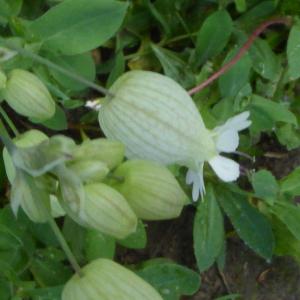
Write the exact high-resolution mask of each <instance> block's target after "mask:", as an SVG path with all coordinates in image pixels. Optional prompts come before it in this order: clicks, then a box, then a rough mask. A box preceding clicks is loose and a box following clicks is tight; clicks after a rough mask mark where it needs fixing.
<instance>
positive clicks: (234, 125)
mask: <svg viewBox="0 0 300 300" xmlns="http://www.w3.org/2000/svg"><path fill="white" fill-rule="evenodd" d="M249 116H250V112H249V111H244V112H242V113H241V114H238V115H236V116H234V117H232V118H229V119H228V120H227V121H226V122H225V123H224V124H223V125H221V126H218V127H216V128H215V129H214V131H215V132H217V133H220V132H222V131H225V130H228V129H233V130H236V131H241V130H244V129H246V128H247V127H249V126H250V125H251V121H250V120H248V118H249Z"/></svg>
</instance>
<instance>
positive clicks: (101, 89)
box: [0, 39, 112, 96]
mask: <svg viewBox="0 0 300 300" xmlns="http://www.w3.org/2000/svg"><path fill="white" fill-rule="evenodd" d="M0 43H2V44H4V46H5V47H7V48H10V49H11V50H14V51H16V52H18V53H19V54H20V55H22V56H25V57H29V58H31V59H33V60H34V61H37V62H39V63H40V64H42V65H45V66H47V67H49V68H50V69H53V70H56V71H57V72H59V73H61V74H64V75H66V76H68V77H69V78H72V79H74V80H76V81H77V82H80V83H82V84H84V85H86V86H88V87H90V88H92V89H94V90H96V91H97V92H99V93H101V94H104V95H108V96H112V94H111V93H110V92H109V90H107V89H106V88H104V87H102V86H100V85H98V84H96V83H94V82H92V81H90V80H87V79H86V78H84V77H82V76H80V75H77V74H74V73H72V72H70V71H68V70H67V69H65V68H63V67H61V66H59V65H57V64H55V63H53V62H52V61H50V60H48V59H46V58H44V57H42V56H40V55H38V54H35V53H32V52H30V51H28V50H26V49H23V48H20V47H16V46H15V45H12V44H10V43H8V42H7V41H5V40H3V39H1V40H0Z"/></svg>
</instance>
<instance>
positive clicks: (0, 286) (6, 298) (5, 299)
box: [0, 278, 12, 300]
mask: <svg viewBox="0 0 300 300" xmlns="http://www.w3.org/2000/svg"><path fill="white" fill-rule="evenodd" d="M11 296H12V293H11V282H9V281H6V280H4V279H2V278H0V299H2V300H11Z"/></svg>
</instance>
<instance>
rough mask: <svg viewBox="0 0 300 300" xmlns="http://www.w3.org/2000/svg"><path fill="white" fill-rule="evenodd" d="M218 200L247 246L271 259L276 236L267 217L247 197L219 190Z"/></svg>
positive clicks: (222, 189)
mask: <svg viewBox="0 0 300 300" xmlns="http://www.w3.org/2000/svg"><path fill="white" fill-rule="evenodd" d="M217 199H218V200H219V202H220V204H221V206H222V207H223V209H224V211H225V213H226V214H227V216H228V217H229V219H230V220H231V222H232V225H233V226H234V228H235V230H236V232H237V234H238V235H239V236H240V237H241V238H242V239H243V240H244V242H245V243H246V245H248V246H249V247H250V248H252V249H253V250H254V251H255V252H256V253H257V254H259V255H261V256H262V257H264V258H266V259H270V258H271V257H272V253H273V247H274V236H273V233H272V228H271V225H270V223H269V222H268V220H267V219H266V217H265V216H264V215H262V214H261V213H260V212H259V211H258V210H257V209H255V208H254V207H253V206H251V205H250V204H249V202H248V200H247V197H246V196H244V195H242V194H238V193H233V192H231V191H229V190H228V189H225V188H218V194H217Z"/></svg>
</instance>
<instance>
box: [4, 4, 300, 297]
mask: <svg viewBox="0 0 300 300" xmlns="http://www.w3.org/2000/svg"><path fill="white" fill-rule="evenodd" d="M299 14H300V5H299V3H298V2H297V1H293V0H265V1H258V0H247V1H246V0H235V1H229V0H219V1H217V0H204V1H192V0H175V1H174V0H155V1H150V0H132V1H122V0H103V1H97V0H90V1H85V0H61V1H59V0H39V1H22V0H0V101H1V107H0V114H1V120H3V121H5V126H6V127H7V128H9V130H8V132H7V130H5V127H4V125H3V124H2V121H1V123H0V127H1V128H0V129H1V132H0V135H1V139H2V141H3V143H4V146H5V147H6V148H7V151H8V153H9V155H10V157H11V161H12V164H13V166H12V167H13V168H14V170H15V172H16V177H15V179H14V181H12V185H11V187H9V188H8V191H9V192H8V193H5V189H6V188H7V185H6V182H7V176H6V175H5V174H4V166H3V165H2V163H1V165H0V168H1V172H0V184H1V186H0V188H1V190H2V198H1V210H0V265H1V271H0V298H1V299H3V300H5V299H33V300H36V299H44V300H48V299H49V300H50V299H52V300H55V299H60V297H61V292H62V289H63V287H64V285H65V283H66V282H67V281H68V280H69V279H70V277H71V275H72V268H71V264H72V263H71V264H70V263H67V260H68V259H70V257H69V254H68V250H66V248H65V247H67V248H68V247H69V248H70V250H71V252H72V253H73V255H74V257H75V260H76V261H77V262H78V263H79V265H81V266H83V265H86V264H87V263H90V262H92V261H93V260H95V259H98V258H109V259H114V258H116V257H118V256H117V255H116V254H117V253H118V249H119V248H120V247H123V248H128V249H143V248H145V247H146V246H147V224H145V223H143V220H141V219H138V218H137V217H136V214H135V212H133V211H131V207H130V206H129V204H128V203H127V200H126V195H122V193H121V192H120V191H119V192H120V195H119V196H120V198H118V199H119V200H116V201H120V202H118V203H123V204H120V205H118V206H117V208H118V207H122V209H124V211H126V214H127V217H128V218H127V219H126V218H125V217H124V220H123V218H121V217H120V216H121V214H120V215H118V217H116V216H117V212H116V211H117V210H118V209H116V210H115V212H112V208H111V207H109V208H107V207H108V206H107V207H106V208H105V209H104V208H103V219H104V220H106V219H105V216H106V218H107V219H113V218H114V217H115V219H114V224H113V225H115V224H116V223H117V222H120V223H121V222H122V220H123V221H124V223H122V224H123V225H122V230H125V229H126V228H127V227H126V226H128V230H127V231H126V230H125V231H126V232H125V233H124V232H122V234H121V235H120V236H119V235H118V234H115V233H112V231H110V230H107V228H105V229H104V227H105V226H106V225H107V226H109V225H108V224H101V225H100V223H101V222H98V220H96V221H95V220H93V221H90V220H88V217H87V216H86V212H87V210H85V207H84V206H83V203H85V201H86V200H85V193H86V192H85V186H86V185H87V184H90V181H94V180H96V181H97V182H102V183H101V184H103V185H104V184H105V185H106V186H107V188H109V189H113V188H114V187H116V186H117V185H118V184H116V182H118V180H120V178H119V177H118V176H116V173H115V172H114V169H115V168H116V167H118V166H119V165H121V166H122V161H123V155H124V153H123V152H124V149H123V145H121V144H119V145H113V144H109V145H108V146H105V145H103V144H102V142H101V141H100V142H99V144H98V140H97V141H96V142H95V143H94V142H91V141H94V140H93V139H90V138H89V137H88V136H97V137H99V136H100V135H101V131H100V129H99V126H98V123H97V112H96V111H94V110H93V109H89V108H88V107H89V106H90V105H89V100H91V99H93V100H95V99H96V104H100V105H101V103H102V100H103V99H102V98H99V97H102V94H101V95H99V94H98V93H99V92H102V93H104V94H109V92H108V90H107V89H109V87H111V85H112V84H113V83H114V82H115V81H116V80H117V78H119V77H120V76H121V75H122V74H124V73H125V72H126V71H128V70H151V71H155V72H160V73H163V74H165V75H167V76H168V77H170V78H172V79H174V80H175V81H176V82H178V83H179V84H180V85H181V86H182V87H184V88H185V89H186V90H191V89H192V88H194V87H195V86H197V85H198V84H200V83H202V82H204V81H205V80H207V79H208V78H209V76H211V75H212V74H215V73H216V72H217V71H218V70H220V69H221V68H222V67H226V65H227V64H228V63H230V62H231V61H232V59H235V58H236V55H237V53H239V50H240V49H241V47H243V46H244V45H245V42H246V41H247V38H248V37H249V36H250V34H251V32H252V31H253V30H255V29H256V28H258V26H259V24H260V22H262V21H265V20H268V19H270V18H272V17H274V16H278V15H280V16H282V18H281V19H280V21H278V22H274V24H277V26H276V27H275V26H274V27H268V26H267V27H268V30H266V31H264V35H263V36H261V37H257V38H256V39H255V41H254V42H253V43H252V44H251V47H250V48H249V50H248V51H246V52H245V53H244V55H243V56H241V57H238V59H237V60H236V61H235V64H233V65H232V66H231V68H230V69H228V70H227V71H226V72H223V73H222V74H221V76H220V77H218V78H217V79H216V80H215V81H214V82H212V83H211V84H210V85H208V86H207V87H206V88H205V89H202V90H201V91H199V92H198V93H194V94H193V100H194V102H195V104H196V106H197V108H198V109H199V112H200V113H201V115H202V118H203V120H204V123H205V125H206V127H208V128H210V129H212V128H214V127H216V126H220V125H222V124H223V123H224V122H226V120H227V119H228V118H230V117H232V116H234V115H236V114H238V113H242V112H244V111H246V110H247V111H249V112H250V119H251V122H252V124H251V127H250V128H249V130H247V131H244V132H243V134H242V135H241V137H240V148H239V150H240V151H243V152H245V153H247V154H248V155H251V156H253V157H256V158H259V159H258V163H256V164H254V162H253V161H250V162H249V161H247V160H246V159H245V158H244V157H243V156H240V157H239V163H240V165H242V166H243V168H242V169H243V173H245V175H246V176H243V178H241V179H240V180H239V181H238V182H235V183H231V184H225V183H221V182H220V181H219V180H218V179H217V178H216V177H215V176H213V174H212V172H211V171H210V170H209V169H208V168H205V169H204V177H205V181H206V194H205V196H204V198H203V199H202V200H201V201H198V202H195V203H193V202H192V201H190V202H189V203H188V205H191V206H193V207H194V208H195V217H194V223H193V239H194V254H195V258H196V265H197V271H198V272H200V273H201V272H204V271H205V270H207V269H208V268H210V267H211V266H212V265H213V264H214V263H215V262H219V260H221V258H222V257H223V256H224V255H225V247H226V237H227V235H226V233H227V231H228V226H225V224H227V222H224V220H227V219H228V220H229V221H230V223H231V225H232V226H233V229H234V232H235V234H236V235H237V236H239V237H240V238H241V239H242V240H243V241H244V242H245V244H246V245H248V246H249V247H250V248H251V249H252V250H253V251H254V252H255V253H256V254H258V255H259V256H261V257H262V258H264V259H266V260H267V261H270V260H271V259H272V257H273V256H274V255H289V256H292V257H294V258H295V259H296V260H297V261H300V235H299V232H300V228H299V224H300V223H299V220H300V207H299V204H297V203H296V201H295V199H296V197H299V196H300V169H299V167H298V168H296V169H294V170H287V172H286V170H282V172H281V174H276V175H277V176H275V174H272V170H268V168H267V166H266V165H265V164H264V163H260V162H262V161H263V159H264V151H265V150H264V149H265V148H264V147H263V145H264V143H266V141H270V140H271V141H273V143H272V145H276V146H275V148H274V149H272V151H273V152H277V150H278V149H280V151H281V149H286V151H287V152H288V151H291V150H294V149H297V148H299V147H300V132H299V120H300V117H299V112H300V96H299V78H300V60H299V57H300V52H299V51H300V21H299ZM66 16H67V17H66ZM277 20H278V19H277ZM274 24H273V25H274ZM18 69H22V70H25V71H27V72H26V73H27V74H28V73H29V74H30V75H29V76H30V78H33V77H32V76H34V78H38V79H37V80H38V81H39V83H38V86H39V91H37V90H35V89H32V90H31V89H29V90H28V89H27V90H26V91H25V90H20V91H16V89H17V87H16V86H17V85H15V86H14V87H13V91H14V92H16V94H17V92H18V98H19V97H20V95H25V94H26V95H27V96H26V97H21V98H22V99H23V101H25V100H26V99H28V98H27V97H28V95H32V97H31V98H30V97H29V99H28V101H26V102H21V103H17V105H18V108H19V110H18V109H16V108H15V106H14V105H11V104H10V101H9V99H8V97H7V95H8V94H7V88H8V87H9V86H13V85H12V84H11V82H10V81H9V80H10V79H13V77H12V76H11V75H12V74H14V73H15V70H18ZM92 89H94V91H95V92H97V94H96V93H94V92H92ZM41 90H43V91H45V90H46V91H47V90H48V91H49V93H50V94H51V97H52V98H53V100H54V101H55V113H54V114H53V112H49V114H47V113H46V114H43V118H42V119H41V118H40V117H39V115H34V114H35V111H36V110H35V109H36V108H42V110H43V111H44V110H46V112H47V107H44V106H43V104H40V102H39V101H40V99H41V97H40V96H39V95H40V94H37V93H38V92H41ZM31 93H32V94H31ZM47 93H48V92H47ZM37 95H38V97H37ZM49 96H50V95H49ZM47 97H48V94H47ZM108 97H109V95H108ZM24 99H25V100H24ZM35 99H37V100H35ZM13 100H15V99H13ZM35 101H37V102H35ZM36 105H41V106H36ZM94 105H95V103H94ZM9 106H11V107H9ZM33 107H34V108H35V109H33ZM20 109H21V110H20ZM53 109H54V106H51V110H53ZM14 110H15V111H14ZM37 111H39V113H40V109H37ZM18 113H20V114H21V115H18ZM45 115H46V116H48V117H45V118H46V119H45V118H44V116H45ZM28 128H39V129H40V130H42V131H44V132H45V133H47V135H49V136H50V138H49V139H47V140H46V141H43V142H41V143H39V144H38V145H34V144H32V145H28V146H26V147H27V148H26V147H21V146H18V143H17V140H18V138H20V137H22V134H20V132H21V133H24V132H25V131H26V129H28ZM191 130H192V129H191ZM8 133H9V134H10V135H11V136H12V135H13V136H17V139H16V140H14V139H13V138H12V137H10V136H9V135H8ZM62 134H64V135H62ZM79 137H80V138H79ZM93 143H94V144H93ZM29 146H32V147H29ZM99 153H100V154H99ZM288 153H289V152H288ZM236 154H239V153H237V152H236V153H233V154H230V155H231V156H236ZM275 154H276V153H275ZM5 159H7V158H5V155H4V160H5ZM87 161H89V162H87ZM274 161H275V162H276V160H274ZM78 162H80V165H79V167H78V165H77V169H76V167H75V166H74V165H75V164H76V163H78ZM83 162H84V164H83ZM95 162H98V164H97V170H96V165H95ZM5 166H6V167H7V164H5ZM82 166H86V169H85V170H83V167H82ZM92 167H93V168H92ZM164 168H165V167H164ZM81 169H82V170H81ZM169 169H170V170H172V173H173V175H172V174H171V175H170V176H172V180H173V177H174V181H175V177H176V179H177V180H178V181H179V182H180V183H181V187H178V188H180V189H181V188H182V189H183V190H184V192H185V193H186V194H187V195H189V198H190V199H191V194H192V193H191V189H190V188H189V187H188V186H187V185H186V184H185V183H184V176H185V173H186V168H184V167H179V166H170V168H169ZM254 169H256V170H254ZM6 171H7V173H9V170H6ZM80 171H81V172H80ZM95 172H98V173H97V176H96V175H95ZM99 172H101V174H100V175H99ZM166 172H169V171H168V170H166ZM79 173H80V174H79ZM169 173H170V172H169ZM169 173H168V174H169ZM283 174H285V175H284V176H283ZM278 175H279V176H278ZM150 177H151V174H150ZM152 177H153V178H152V179H151V180H153V181H151V184H152V186H159V187H160V186H163V185H155V180H158V179H157V178H158V177H159V176H152ZM279 177H280V178H279ZM83 178H84V179H83ZM95 178H96V179H95ZM121 180H122V178H121ZM159 180H161V178H160V177H159ZM119 183H120V182H119ZM145 186H147V182H146V183H145ZM143 188H144V187H143ZM114 191H115V192H116V193H117V191H116V190H114ZM106 192H107V193H108V191H106ZM119 192H118V193H119ZM146 192H148V194H147V196H148V198H147V199H149V195H150V197H151V195H152V197H153V189H152V190H151V189H149V190H147V191H146ZM146 192H145V193H146ZM180 192H182V191H180ZM151 193H152V194H151ZM7 194H10V200H9V201H10V203H9V202H8V199H7V198H8V197H7ZM182 194H184V193H183V192H182ZM105 195H107V194H105ZM109 195H110V197H113V196H112V194H109ZM119 196H118V197H119ZM115 197H117V196H115ZM127 197H129V196H127ZM104 198H105V197H104ZM51 199H52V200H51ZM53 199H54V200H53ZM114 199H115V198H114ZM122 201H123V202H122ZM53 203H54V204H53ZM55 203H56V204H57V203H58V205H59V208H57V206H55V207H54V205H55ZM115 203H117V202H115ZM60 205H61V206H62V207H61V206H60ZM95 207H96V206H94V207H93V208H91V209H90V211H89V212H88V215H89V216H91V215H92V213H93V210H94V209H95ZM182 207H183V204H182V206H181V207H180V209H179V211H181V209H182ZM45 209H46V210H45ZM106 209H107V210H106ZM12 211H13V212H12ZM24 212H25V213H24ZM83 212H84V213H83ZM51 215H52V216H53V217H55V218H56V220H57V224H59V226H58V227H60V229H62V232H63V233H62V236H61V238H62V239H65V240H66V242H65V247H64V246H62V248H61V244H60V243H59V241H58V240H57V234H56V235H55V234H54V233H53V232H52V230H53V223H51V222H50V221H49V218H50V219H51ZM137 219H138V220H137ZM34 222H37V223H34ZM49 222H50V223H49ZM126 222H127V223H126ZM104 223H106V222H104ZM129 223H130V224H129ZM49 224H52V225H51V226H50V225H49ZM124 224H127V225H124ZM101 226H103V228H102V227H101ZM124 228H125V229H124ZM132 228H134V229H135V230H133V229H132ZM110 229H111V228H110ZM54 231H55V230H54ZM132 231H134V232H132ZM109 233H110V234H109ZM58 235H59V234H58ZM124 236H125V237H124ZM71 260H72V258H71ZM121 263H122V261H121ZM73 267H74V265H73ZM130 267H131V269H132V270H133V271H134V272H135V273H136V274H138V275H139V276H140V277H141V278H143V279H144V280H146V281H148V282H149V283H150V284H151V285H152V286H153V287H155V288H156V289H157V290H158V291H159V292H160V294H161V296H162V298H163V299H168V300H171V299H172V300H173V299H174V300H176V299H180V297H181V296H182V295H192V294H193V293H195V292H196V291H197V290H198V289H199V287H200V279H199V275H197V273H196V272H195V270H190V269H188V268H186V267H185V266H181V265H179V264H177V263H176V262H171V261H169V260H166V259H158V260H149V261H144V262H139V263H138V264H136V265H135V266H130ZM230 297H231V296H230V295H229V296H228V299H231V298H234V297H238V296H236V295H232V297H231V298H230ZM220 299H221V298H220ZM224 299H225V298H224ZM226 299H227V298H226Z"/></svg>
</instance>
